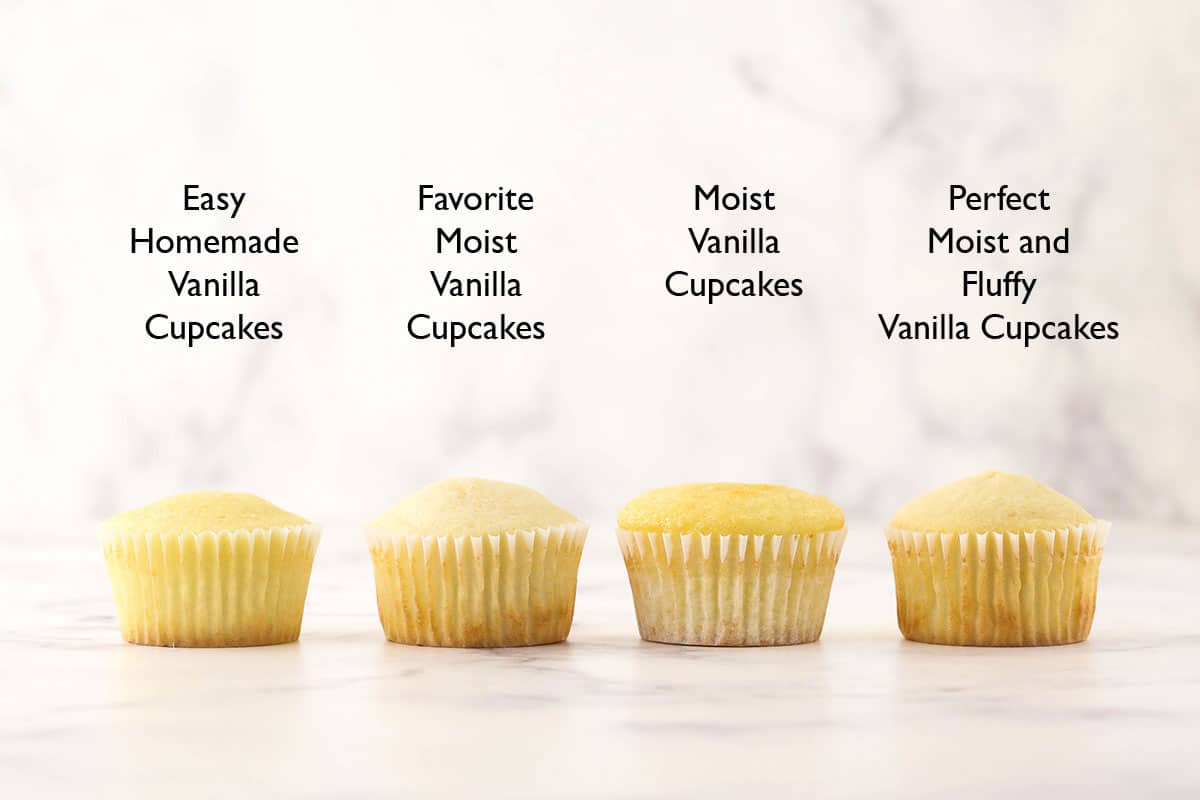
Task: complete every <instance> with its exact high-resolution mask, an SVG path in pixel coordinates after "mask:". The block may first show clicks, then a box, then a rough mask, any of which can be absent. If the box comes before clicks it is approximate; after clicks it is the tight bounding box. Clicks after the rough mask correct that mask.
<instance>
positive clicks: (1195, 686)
mask: <svg viewBox="0 0 1200 800" xmlns="http://www.w3.org/2000/svg"><path fill="white" fill-rule="evenodd" d="M60 533H61V535H59V536H53V537H48V536H47V532H46V531H31V530H22V529H16V530H9V531H7V532H5V533H3V534H2V535H0V550H2V551H3V552H4V553H5V556H6V557H5V559H4V560H3V562H0V665H2V670H3V677H4V680H3V686H4V689H3V694H2V696H0V702H2V704H3V705H2V707H0V708H2V712H3V713H0V787H2V789H0V794H3V795H4V796H5V797H9V798H26V797H95V798H108V797H113V798H117V797H143V796H144V797H156V798H166V797H169V798H185V797H197V798H210V797H264V796H283V797H300V798H367V797H380V798H382V797H414V798H417V797H419V798H437V797H512V798H567V797H587V798H616V797H622V798H624V797H629V798H651V797H678V798H707V797H712V798H730V797H796V796H805V797H878V796H888V797H896V798H930V797H947V798H960V797H972V798H997V800H999V798H1005V799H1006V800H1008V799H1010V798H1013V797H1024V798H1040V797H1046V798H1059V797H1082V798H1093V799H1098V798H1128V797H1153V798H1174V797H1178V798H1194V797H1196V796H1197V794H1198V793H1200V764H1198V763H1197V759H1196V757H1195V747H1196V740H1195V736H1196V731H1197V729H1198V728H1200V676H1198V671H1197V664H1200V635H1198V633H1197V626H1196V616H1195V609H1196V607H1197V601H1198V600H1200V596H1198V595H1200V591H1198V589H1197V586H1198V585H1200V538H1197V534H1198V533H1200V531H1197V530H1196V529H1194V528H1192V529H1177V530H1164V529H1162V528H1159V527H1155V526H1145V525H1135V524H1126V523H1118V524H1116V526H1115V527H1114V534H1113V537H1112V539H1111V540H1110V542H1109V547H1108V551H1107V553H1106V555H1105V561H1104V566H1103V570H1102V580H1101V587H1100V600H1099V609H1098V613H1097V617H1096V622H1095V627H1094V629H1093V632H1092V637H1091V639H1090V640H1089V641H1088V642H1087V643H1085V644H1081V645H1075V646H1069V647H1061V648H1040V649H1039V648H1033V649H1012V650H1009V649H997V650H993V649H973V648H944V647H934V646H928V645H917V644H911V643H906V642H904V641H903V640H901V638H900V637H899V634H898V633H897V631H896V627H895V622H894V616H893V609H892V607H891V586H890V581H891V578H890V574H889V572H888V565H887V552H886V546H885V545H884V543H883V540H882V535H881V534H878V533H876V526H874V525H871V524H867V523H858V524H854V525H852V526H851V533H850V537H849V539H848V543H847V549H846V551H845V555H844V558H843V562H842V564H841V566H840V568H839V572H838V575H837V579H836V581H835V584H834V590H833V596H832V600H831V605H830V611H829V616H828V619H827V624H826V629H825V635H824V637H823V638H822V640H821V642H820V643H818V644H815V645H804V646H799V647H785V648H761V649H706V648H692V647H673V646H669V645H658V644H649V643H643V642H641V641H640V640H639V639H638V638H637V635H636V629H635V624H634V618H633V610H632V605H631V601H630V599H629V595H628V586H627V584H626V582H625V577H624V573H623V567H622V565H621V563H620V560H619V554H618V551H617V548H616V545H615V542H614V541H613V538H612V535H611V532H609V531H605V530H596V531H593V533H592V538H591V539H590V541H589V543H588V548H587V551H586V552H585V555H584V560H583V568H582V573H581V584H580V590H579V597H578V603H577V612H576V622H575V628H574V630H573V633H572V636H571V638H570V641H569V642H568V643H567V644H563V645H553V646H547V647H537V648H526V649H513V650H489V651H469V650H443V649H425V648H416V647H405V646H400V645H393V644H389V643H387V642H386V641H384V639H383V637H382V634H381V633H380V631H379V628H378V623H377V620H376V618H375V615H374V608H373V603H374V596H373V590H372V585H371V576H370V568H369V562H368V559H367V557H366V555H365V552H364V551H363V548H362V545H361V541H360V539H359V536H358V534H357V532H355V530H354V528H353V527H352V526H342V527H338V526H334V527H332V528H330V529H329V530H328V531H327V532H326V536H325V539H324V541H323V542H322V545H321V550H320V552H319V553H318V558H317V562H316V567H315V571H314V575H313V582H312V586H311V590H310V593H309V601H308V613H307V615H306V618H305V626H304V633H303V635H302V637H301V640H300V642H299V643H298V644H294V645H284V646H278V647H267V648H249V649H242V650H170V649H159V648H149V647H137V646H133V645H127V644H124V643H122V642H121V641H120V640H119V637H118V634H117V629H116V624H115V622H114V618H113V608H112V603H111V600H110V597H109V595H108V588H107V579H106V576H105V574H104V571H103V566H102V560H101V556H100V553H99V549H98V546H97V545H96V544H95V541H94V540H93V539H92V538H91V536H90V535H88V534H87V532H86V526H77V527H74V528H67V529H66V530H64V531H61V532H60Z"/></svg>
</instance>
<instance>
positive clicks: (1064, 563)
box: [887, 521, 1110, 647]
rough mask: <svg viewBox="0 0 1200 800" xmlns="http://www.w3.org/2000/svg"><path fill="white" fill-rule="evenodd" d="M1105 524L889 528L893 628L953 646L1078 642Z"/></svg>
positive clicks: (1090, 605)
mask: <svg viewBox="0 0 1200 800" xmlns="http://www.w3.org/2000/svg"><path fill="white" fill-rule="evenodd" d="M1109 527H1110V526H1109V524H1108V523H1107V522H1103V521H1097V522H1095V523H1089V524H1087V525H1081V526H1077V527H1074V528H1068V529H1063V530H1055V531H1031V532H1024V533H998V532H991V533H966V534H945V533H925V532H919V531H906V530H900V529H894V528H889V529H888V530H887V539H888V548H889V549H890V550H891V553H892V568H893V573H894V575H895V580H896V616H897V620H898V622H899V624H900V631H901V633H903V634H904V638H906V639H910V640H912V641H915V642H927V643H929V644H951V645H979V646H999V647H1019V646H1030V645H1058V644H1072V643H1075V642H1082V641H1084V640H1085V639H1087V637H1088V634H1089V633H1090V632H1091V629H1092V618H1093V616H1094V614H1095V610H1096V587H1097V582H1098V580H1099V576H1100V558H1101V556H1102V555H1103V552H1104V543H1105V540H1106V539H1107V537H1108V531H1109Z"/></svg>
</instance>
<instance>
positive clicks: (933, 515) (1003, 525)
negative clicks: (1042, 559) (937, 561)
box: [891, 470, 1095, 533]
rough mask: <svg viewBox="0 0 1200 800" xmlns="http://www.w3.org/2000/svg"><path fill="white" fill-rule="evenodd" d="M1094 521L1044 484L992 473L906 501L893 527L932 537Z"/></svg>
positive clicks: (1032, 529) (1005, 473) (1089, 515)
mask: <svg viewBox="0 0 1200 800" xmlns="http://www.w3.org/2000/svg"><path fill="white" fill-rule="evenodd" d="M1094 521H1095V517H1093V516H1092V515H1091V514H1089V513H1088V512H1086V511H1084V510H1083V508H1081V507H1080V506H1079V504H1078V503H1076V502H1075V501H1074V500H1072V499H1070V498H1069V497H1066V496H1065V495H1062V494H1059V493H1058V492H1056V491H1054V490H1053V489H1051V488H1050V487H1049V486H1047V485H1045V484H1044V483H1041V482H1039V481H1035V480H1034V479H1033V478H1026V477H1025V476H1023V475H1014V474H1012V473H1011V472H999V471H997V470H992V471H990V472H984V473H982V474H980V475H976V476H974V477H972V478H964V479H962V480H960V481H955V482H954V483H949V484H946V485H945V486H943V487H941V488H940V489H934V490H933V491H932V492H926V493H925V494H923V495H920V496H919V497H917V498H915V499H913V500H911V501H909V503H908V504H907V505H905V506H904V507H903V508H901V509H900V510H899V511H897V512H896V516H894V517H893V518H892V523H891V526H892V527H893V528H901V529H904V530H910V531H929V532H933V533H990V532H993V531H995V532H999V533H1019V532H1023V531H1042V530H1058V529H1061V528H1070V527H1074V526H1076V525H1083V524H1085V523H1089V522H1094Z"/></svg>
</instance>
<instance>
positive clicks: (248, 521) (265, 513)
mask: <svg viewBox="0 0 1200 800" xmlns="http://www.w3.org/2000/svg"><path fill="white" fill-rule="evenodd" d="M308 524H310V523H309V521H308V520H306V519H305V518H304V517H301V516H299V515H297V514H293V513H291V512H290V511H284V510H283V509H282V508H279V507H278V506H274V505H272V504H270V503H268V502H267V501H266V500H263V499H262V498H261V497H258V496H256V495H252V494H245V493H243V492H190V493H188V494H177V495H175V496H173V497H168V498H165V499H163V500H159V501H158V502H157V503H151V504H150V505H148V506H143V507H142V508H135V509H134V510H132V511H126V512H124V513H121V514H117V515H116V516H114V517H110V518H109V520H108V521H107V522H105V523H104V527H105V528H107V529H109V530H113V531H124V532H127V533H160V534H172V535H178V536H183V535H186V534H193V533H208V532H214V533H218V532H224V531H240V530H245V531H253V530H269V529H271V528H283V527H288V526H300V525H308Z"/></svg>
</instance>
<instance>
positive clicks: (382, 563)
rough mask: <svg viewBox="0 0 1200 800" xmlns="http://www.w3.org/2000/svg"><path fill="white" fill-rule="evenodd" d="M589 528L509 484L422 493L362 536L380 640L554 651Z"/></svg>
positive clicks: (571, 608)
mask: <svg viewBox="0 0 1200 800" xmlns="http://www.w3.org/2000/svg"><path fill="white" fill-rule="evenodd" d="M587 530H588V529H587V525H586V524H585V523H583V522H580V521H579V520H578V519H576V518H575V517H574V516H573V515H572V514H570V513H568V512H566V511H564V510H563V509H561V508H559V507H558V506H556V505H554V504H553V503H551V502H550V501H549V500H547V499H546V498H545V497H543V496H542V495H540V494H538V493H537V492H535V491H533V490H532V489H527V488H525V487H524V486H518V485H516V484H512V483H502V482H500V481H488V480H482V479H480V478H455V479H452V480H445V481H440V482H438V483H434V484H430V485H429V486H426V487H425V488H424V489H421V490H420V491H419V492H417V493H415V494H412V495H409V496H408V497H406V498H404V499H403V500H401V501H400V502H399V503H396V505H394V506H392V507H391V508H390V509H388V510H387V511H385V512H384V513H383V514H381V515H379V516H378V517H376V518H375V519H374V520H373V521H372V522H371V523H370V525H369V526H368V528H367V544H368V546H369V547H370V550H371V559H372V561H373V562H374V564H375V596H376V600H377V601H378V604H379V620H380V622H381V623H382V624H383V632H384V634H385V635H386V636H387V638H388V639H390V640H391V641H393V642H401V643H403V644H419V645H436V646H441V647H513V646H520V645H533V644H549V643H551V642H561V641H562V640H564V639H566V638H567V633H568V632H569V631H570V630H571V619H572V617H573V616H574V613H575V580H576V576H577V574H578V571H579V559H580V556H582V555H583V543H584V540H585V539H586V538H587Z"/></svg>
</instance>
